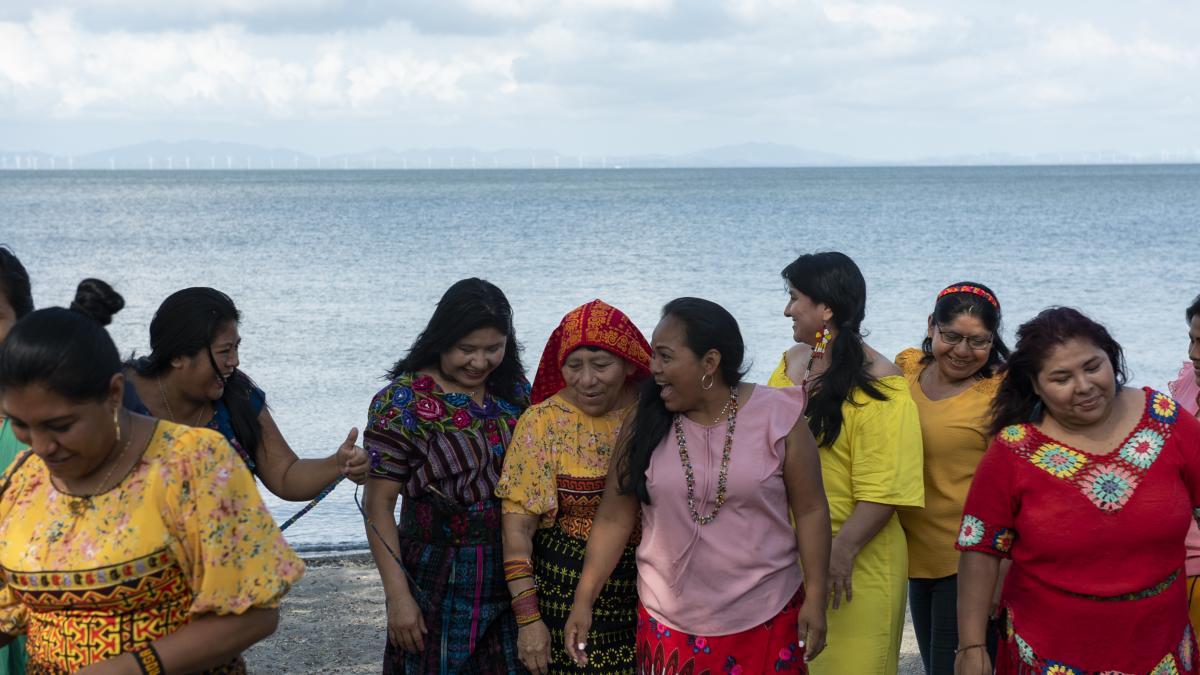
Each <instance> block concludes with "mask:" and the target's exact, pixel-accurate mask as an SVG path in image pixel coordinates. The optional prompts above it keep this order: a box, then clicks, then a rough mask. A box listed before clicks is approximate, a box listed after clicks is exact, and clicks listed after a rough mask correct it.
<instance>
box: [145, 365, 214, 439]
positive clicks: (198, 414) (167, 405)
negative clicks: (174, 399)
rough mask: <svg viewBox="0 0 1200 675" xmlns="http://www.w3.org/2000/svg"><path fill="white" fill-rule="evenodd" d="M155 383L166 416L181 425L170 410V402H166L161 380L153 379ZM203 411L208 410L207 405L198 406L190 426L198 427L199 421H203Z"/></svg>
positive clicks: (159, 378)
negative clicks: (165, 410) (194, 418)
mask: <svg viewBox="0 0 1200 675" xmlns="http://www.w3.org/2000/svg"><path fill="white" fill-rule="evenodd" d="M155 381H156V382H158V393H159V394H160V395H161V396H162V402H163V407H164V408H166V409H167V416H168V417H170V418H171V421H172V422H174V423H176V424H183V422H180V421H179V420H177V419H175V411H174V410H171V402H170V401H168V400H167V390H166V389H163V383H162V378H161V377H158V378H155ZM205 410H208V404H207V403H205V404H204V405H202V406H200V410H199V411H197V412H196V421H195V422H192V424H191V426H193V427H198V426H200V420H201V419H203V417H204V411H205Z"/></svg>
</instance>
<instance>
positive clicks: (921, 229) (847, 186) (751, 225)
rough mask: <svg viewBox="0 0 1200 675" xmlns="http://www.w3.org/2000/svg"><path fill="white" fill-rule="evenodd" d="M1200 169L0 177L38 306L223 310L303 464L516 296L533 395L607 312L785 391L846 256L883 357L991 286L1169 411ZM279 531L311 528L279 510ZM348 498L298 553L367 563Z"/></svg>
mask: <svg viewBox="0 0 1200 675" xmlns="http://www.w3.org/2000/svg"><path fill="white" fill-rule="evenodd" d="M1198 214H1200V167H1198V166H1160V167H1155V166H1137V167H1124V166H1123V167H1086V168H1079V167H1065V168H1045V167H1038V168H947V169H936V168H935V169H930V168H918V169H909V168H897V169H794V170H790V169H782V170H745V169H732V170H660V171H652V170H638V171H628V170H624V171H617V170H610V171H586V170H585V171H577V170H572V171H404V172H400V171H397V172H385V171H378V172H354V171H326V172H282V171H281V172H266V171H258V172H173V173H172V172H163V171H160V172H154V173H149V172H142V173H138V172H118V173H108V172H95V173H91V172H76V173H68V172H57V173H52V172H14V171H9V172H0V242H3V243H8V244H10V245H11V246H13V247H14V248H15V250H16V251H17V252H18V254H19V255H20V256H21V257H22V259H23V260H24V262H25V264H26V265H27V266H28V267H29V271H30V273H31V274H32V275H33V280H34V294H35V300H36V301H37V303H38V305H39V306H44V305H53V304H65V303H67V302H69V301H70V299H71V297H72V296H73V293H74V287H75V284H76V283H77V282H78V281H79V279H81V278H83V277H86V276H98V277H101V278H103V279H106V280H108V281H110V282H111V283H112V284H113V285H114V286H116V287H117V289H118V290H119V291H121V292H122V293H123V294H124V295H125V298H126V300H127V302H128V306H127V308H126V309H125V310H124V311H123V312H121V313H120V314H119V315H117V317H116V320H115V322H114V324H113V326H112V333H113V336H114V338H115V339H116V341H117V344H118V346H119V347H120V348H121V350H122V351H123V352H130V351H133V350H136V351H138V352H145V351H146V350H147V349H148V337H147V326H148V324H149V321H150V318H151V316H152V315H153V312H154V309H155V308H156V307H157V306H158V304H159V302H161V301H162V299H163V298H164V297H166V296H167V295H168V294H169V293H170V292H172V291H175V290H177V289H179V288H182V287H185V286H194V285H207V286H214V287H217V288H219V289H221V290H223V291H226V292H227V293H229V294H230V295H231V296H232V297H233V298H234V299H235V301H236V302H237V303H238V305H239V307H240V309H241V310H242V312H243V315H244V321H243V324H242V335H243V337H244V339H245V342H244V345H243V351H242V365H243V368H244V370H245V371H246V372H248V373H249V374H250V375H251V376H252V377H254V378H255V379H256V380H257V381H258V382H259V384H260V385H261V386H262V387H263V388H264V389H265V390H266V392H267V400H268V402H269V403H270V404H271V406H272V412H273V414H274V415H275V417H276V419H277V420H278V422H279V426H280V428H281V429H282V430H283V432H284V435H285V436H286V437H287V438H288V439H289V441H290V442H291V444H292V445H293V447H295V448H296V449H297V451H298V452H299V453H300V454H301V455H303V456H319V455H325V454H328V453H330V452H332V451H333V450H334V449H335V448H336V446H337V444H338V443H339V442H340V440H341V439H342V438H343V437H344V436H345V434H346V432H347V431H348V430H349V428H350V427H351V426H361V425H362V424H363V422H364V420H365V418H366V408H367V404H368V402H369V400H370V398H371V396H372V394H374V392H375V391H377V390H378V389H379V388H381V387H382V386H383V384H384V382H383V380H382V379H381V378H382V375H383V373H384V372H385V371H386V370H387V368H388V367H389V365H390V364H391V363H392V362H393V361H394V360H395V359H396V358H397V357H399V356H400V355H401V354H402V353H403V352H404V350H405V349H406V348H407V347H408V346H409V345H410V344H411V342H412V340H413V338H414V337H415V335H416V333H417V332H418V331H419V330H420V329H421V328H422V327H423V325H424V322H425V321H426V319H427V318H428V316H429V314H430V312H431V311H432V308H433V305H434V304H435V303H436V301H437V299H438V297H439V296H440V295H441V293H442V291H443V290H444V289H445V288H446V287H447V286H448V285H449V284H451V283H452V282H454V281H455V280H457V279H459V278H462V277H465V276H482V277H485V278H487V279H489V280H491V281H493V282H495V283H497V284H498V285H499V286H500V287H501V288H503V289H504V290H505V292H506V293H507V294H508V297H509V299H510V300H511V301H512V303H513V306H514V308H515V311H516V324H517V335H518V338H519V339H520V340H521V341H522V342H523V344H524V345H525V352H524V358H525V363H526V365H527V367H528V368H529V370H530V375H531V376H532V373H533V370H534V369H535V368H536V360H537V358H538V356H540V354H541V350H542V346H543V344H544V341H545V339H546V338H547V336H548V335H549V333H550V331H551V329H552V328H553V327H554V325H555V324H556V323H557V321H558V319H559V317H561V315H562V314H563V313H564V312H566V311H567V310H569V309H570V308H572V307H574V306H576V305H578V304H581V303H583V302H586V301H588V300H590V299H592V298H594V297H597V296H599V297H602V298H604V299H605V300H607V301H609V302H611V303H613V304H615V305H617V306H618V307H621V308H622V309H624V310H625V311H626V312H627V313H628V314H629V315H630V316H631V317H632V318H633V319H634V321H636V322H637V323H638V324H639V325H640V326H641V327H642V329H643V330H645V331H646V332H647V333H649V331H650V330H652V329H653V327H654V324H655V322H656V321H657V318H658V310H659V308H660V307H661V306H662V304H663V303H664V302H666V301H667V300H669V299H671V298H674V297H676V296H680V295H697V296H702V297H706V298H709V299H712V300H715V301H717V302H720V303H721V304H723V305H724V306H725V307H727V308H728V309H729V310H730V311H732V312H733V314H734V315H735V316H736V317H737V318H738V320H739V321H740V322H741V326H742V330H743V333H744V335H745V338H746V341H747V344H748V346H749V356H750V358H751V359H752V360H753V365H752V368H751V378H752V379H753V380H756V381H763V380H765V379H766V376H767V375H768V374H769V373H770V371H771V370H772V368H773V367H774V366H775V364H776V363H777V361H778V358H779V354H780V352H781V351H783V350H784V349H786V348H787V347H788V346H789V345H790V343H791V339H790V325H789V322H788V320H787V319H785V318H784V317H783V316H782V311H783V305H784V300H785V294H784V291H783V282H782V281H781V279H780V277H779V271H780V270H781V269H782V268H783V266H784V265H786V264H787V263H788V262H790V261H791V260H792V259H793V258H794V257H795V256H796V255H797V254H799V253H801V252H806V251H813V250H829V249H838V250H842V251H845V252H846V253H848V254H850V255H851V256H852V257H854V258H855V260H857V261H858V263H859V265H860V266H861V267H862V269H863V272H864V274H865V275H866V277H867V282H868V287H869V302H868V310H867V321H866V328H867V329H869V331H870V335H869V337H868V341H869V342H870V343H871V344H872V345H873V346H875V347H876V348H878V349H880V350H881V351H883V352H884V353H886V354H894V353H896V352H897V351H899V350H900V349H902V348H904V347H907V346H909V345H915V344H917V343H918V342H919V340H920V338H921V337H922V336H923V330H924V321H925V316H926V315H927V314H928V312H929V310H930V308H931V306H932V302H933V298H934V294H935V293H936V292H937V291H938V290H939V289H941V288H942V287H943V286H944V285H946V284H947V283H949V282H952V281H957V280H960V279H963V278H969V279H975V280H979V281H983V282H985V283H987V284H989V285H991V286H992V287H993V288H994V289H995V290H996V291H997V294H998V295H999V297H1000V300H1001V302H1002V304H1003V306H1004V310H1005V315H1006V317H1007V320H1006V327H1005V331H1004V332H1005V335H1006V336H1008V337H1011V335H1012V331H1013V329H1015V327H1016V326H1017V325H1018V324H1019V323H1020V322H1021V321H1023V320H1025V319H1027V318H1029V317H1030V316H1032V315H1033V314H1034V313H1035V312H1037V311H1038V310H1040V309H1042V308H1044V307H1046V306H1048V305H1055V304H1069V305H1073V306H1076V307H1079V308H1081V309H1083V310H1084V311H1085V312H1088V313H1090V314H1091V315H1093V316H1094V317H1096V318H1098V319H1100V320H1101V321H1103V322H1104V323H1106V324H1107V325H1108V326H1109V328H1110V329H1111V330H1112V331H1113V333H1114V334H1115V335H1116V337H1117V339H1118V340H1120V341H1121V343H1122V344H1123V345H1124V346H1125V348H1126V350H1127V355H1128V358H1129V363H1130V367H1131V370H1132V371H1133V376H1132V381H1133V382H1134V383H1137V384H1149V385H1152V386H1156V387H1163V386H1164V384H1165V382H1166V381H1167V380H1168V379H1169V377H1170V376H1172V375H1173V374H1174V373H1175V372H1176V370H1177V368H1178V366H1179V363H1180V362H1181V360H1182V359H1183V358H1184V356H1185V353H1186V349H1187V346H1186V327H1185V324H1184V321H1183V309H1184V307H1185V306H1186V305H1187V303H1188V302H1189V301H1190V299H1191V298H1192V297H1193V296H1194V295H1195V294H1196V293H1198V292H1200V268H1198V265H1197V262H1196V261H1197V257H1196V250H1197V235H1196V232H1197V220H1198V218H1197V215H1198ZM265 496H266V498H267V501H268V503H269V505H270V507H271V509H272V511H273V512H274V513H275V514H276V515H277V516H279V517H280V518H281V519H282V518H286V517H287V515H289V514H290V513H292V512H293V511H294V510H296V509H297V508H298V507H299V506H300V505H298V504H288V503H283V502H280V501H279V500H276V499H275V498H274V497H272V496H270V495H269V494H268V495H265ZM352 496H353V489H352V486H350V485H349V484H347V485H344V486H343V487H341V488H339V489H338V491H337V492H335V493H334V494H333V495H332V496H331V497H330V498H329V499H327V500H326V501H325V502H324V503H322V504H321V505H320V506H319V507H318V508H317V509H316V510H314V511H313V512H312V513H310V514H309V515H308V516H306V517H305V518H304V519H303V520H301V521H300V522H299V523H298V524H297V525H295V526H294V527H292V528H291V529H290V530H289V531H288V537H289V539H290V540H291V541H292V543H293V544H294V545H296V546H297V548H300V549H302V550H309V551H312V550H333V549H344V548H361V547H362V546H363V545H364V542H365V537H364V535H363V531H362V526H361V520H360V519H359V517H358V514H357V511H356V509H355V506H354V503H353V500H352Z"/></svg>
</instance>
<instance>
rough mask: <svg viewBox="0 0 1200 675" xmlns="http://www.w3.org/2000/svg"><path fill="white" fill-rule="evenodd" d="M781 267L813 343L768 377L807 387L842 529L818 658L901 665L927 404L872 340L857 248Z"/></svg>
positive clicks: (833, 663)
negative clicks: (922, 406)
mask: <svg viewBox="0 0 1200 675" xmlns="http://www.w3.org/2000/svg"><path fill="white" fill-rule="evenodd" d="M783 277H784V279H785V280H786V281H787V289H788V296H789V298H788V303H787V307H786V308H785V309H784V315H785V316H787V317H788V318H790V319H791V320H792V337H793V339H794V340H796V341H797V342H800V343H804V345H805V346H804V347H800V348H793V349H792V350H790V351H789V352H788V353H786V354H785V355H784V358H783V360H782V361H781V362H780V364H779V367H778V368H776V370H775V372H774V374H772V375H771V379H770V380H769V384H771V385H772V386H777V387H789V386H795V385H797V384H799V385H801V386H804V387H806V388H807V389H808V390H809V398H808V406H807V408H806V409H805V415H807V416H808V421H809V428H810V429H811V430H812V432H813V435H814V436H815V437H816V439H817V443H818V444H819V445H820V446H821V475H822V479H823V480H824V484H825V493H826V496H827V497H828V499H829V511H830V516H831V520H832V524H833V535H834V536H833V548H832V551H831V555H830V562H829V580H830V592H829V597H830V612H829V631H828V633H827V647H826V648H825V652H824V653H823V654H821V656H820V657H819V658H816V659H814V660H813V661H812V663H811V664H810V665H809V669H810V672H811V673H812V674H813V675H846V674H848V673H854V675H894V674H895V673H896V671H897V669H898V668H899V661H900V637H901V632H902V630H903V627H904V605H905V596H906V586H907V582H908V546H907V544H906V542H905V539H904V531H903V530H902V529H901V527H900V520H899V518H898V517H897V515H896V510H897V509H898V508H905V507H921V506H923V505H924V486H923V482H922V475H921V453H922V450H921V426H920V421H919V420H918V417H917V408H916V405H915V404H914V403H913V400H912V397H911V396H910V395H909V392H908V383H907V382H906V381H905V379H904V376H903V374H901V372H900V370H899V369H898V368H897V367H896V365H895V364H894V363H892V362H891V361H889V360H888V359H887V358H886V357H885V356H883V355H882V354H880V353H879V352H877V351H876V350H874V349H872V348H871V347H870V346H869V345H867V344H866V343H865V342H863V339H862V334H861V332H860V327H861V325H862V321H863V317H864V315H865V307H866V295H867V291H866V282H865V281H864V279H863V276H862V273H861V272H860V271H859V269H858V266H857V265H855V264H854V261H853V260H851V259H850V258H849V257H847V256H846V255H845V254H842V253H836V252H829V253H814V254H809V255H802V256H800V257H799V258H797V259H796V260H795V261H793V262H792V263H791V264H790V265H788V266H787V267H786V268H784V270H783ZM801 364H804V365H803V366H802V367H800V368H797V366H800V365H801Z"/></svg>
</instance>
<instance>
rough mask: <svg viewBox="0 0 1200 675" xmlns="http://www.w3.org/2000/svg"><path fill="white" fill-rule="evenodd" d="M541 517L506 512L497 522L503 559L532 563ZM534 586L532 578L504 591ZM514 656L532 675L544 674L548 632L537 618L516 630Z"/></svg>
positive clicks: (547, 664)
mask: <svg viewBox="0 0 1200 675" xmlns="http://www.w3.org/2000/svg"><path fill="white" fill-rule="evenodd" d="M540 519H541V516H536V515H528V514H524V513H506V514H504V516H503V517H502V518H501V519H500V524H501V527H502V528H503V529H504V560H505V561H506V562H507V561H509V560H528V561H530V562H532V561H533V534H534V533H535V532H537V527H538V521H539V520H540ZM534 586H535V583H534V579H533V577H525V578H522V579H516V580H513V581H509V582H508V592H509V594H510V595H512V596H513V597H514V598H515V597H517V594H518V593H522V592H524V591H528V590H529V589H531V588H533V587H534ZM517 656H518V658H520V659H521V663H524V664H525V667H526V668H528V669H529V671H530V672H531V673H533V675H545V674H546V673H547V672H549V667H550V629H549V628H547V627H546V624H545V623H543V622H542V621H541V620H540V619H539V620H538V621H534V622H533V623H530V624H527V625H524V626H521V627H519V628H518V629H517Z"/></svg>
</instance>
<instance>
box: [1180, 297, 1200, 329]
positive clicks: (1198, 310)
mask: <svg viewBox="0 0 1200 675" xmlns="http://www.w3.org/2000/svg"><path fill="white" fill-rule="evenodd" d="M1197 314H1200V295H1197V296H1196V299H1195V300H1192V304H1190V305H1188V308H1187V310H1186V311H1184V316H1186V317H1187V322H1188V323H1191V322H1192V318H1193V317H1195V316H1196V315H1197Z"/></svg>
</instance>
